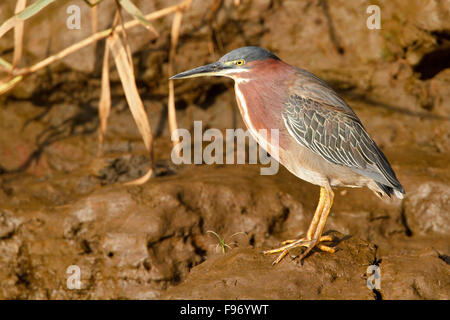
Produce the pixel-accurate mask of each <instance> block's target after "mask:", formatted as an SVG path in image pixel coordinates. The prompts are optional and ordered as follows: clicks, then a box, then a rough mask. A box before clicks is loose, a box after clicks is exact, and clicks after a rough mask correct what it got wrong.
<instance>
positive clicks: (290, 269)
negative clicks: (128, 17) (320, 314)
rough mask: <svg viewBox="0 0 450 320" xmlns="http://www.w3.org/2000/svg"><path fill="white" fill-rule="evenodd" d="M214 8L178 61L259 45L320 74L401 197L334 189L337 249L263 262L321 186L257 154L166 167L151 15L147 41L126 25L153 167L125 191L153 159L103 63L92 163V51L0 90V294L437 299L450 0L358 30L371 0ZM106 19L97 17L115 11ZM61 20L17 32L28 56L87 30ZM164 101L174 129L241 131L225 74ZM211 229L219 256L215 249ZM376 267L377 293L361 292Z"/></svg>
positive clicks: (198, 6) (393, 13)
mask: <svg viewBox="0 0 450 320" xmlns="http://www.w3.org/2000/svg"><path fill="white" fill-rule="evenodd" d="M80 2H81V1H80ZM145 2H146V3H147V4H145V5H144V4H142V6H141V3H140V2H139V1H136V4H137V5H139V6H140V7H141V8H142V10H143V11H145V12H150V11H151V10H154V9H159V8H162V7H164V6H165V5H166V3H162V2H158V1H154V2H152V1H145ZM219 2H220V1H219ZM219 2H217V3H219ZM220 3H221V4H220V6H218V7H217V8H216V7H215V6H214V5H213V4H214V1H206V2H204V1H195V0H194V3H193V6H192V8H191V10H190V11H189V12H187V13H186V17H185V19H184V23H183V27H182V36H181V40H180V45H179V48H178V52H179V55H178V56H177V60H176V63H177V64H176V69H177V71H182V70H185V69H188V68H191V67H194V66H196V65H199V64H203V63H207V62H211V61H213V60H215V59H217V58H218V57H220V56H221V55H222V54H224V53H226V52H227V51H228V50H230V49H233V48H235V47H238V46H241V45H260V46H263V47H266V48H268V49H270V50H272V51H274V52H275V53H276V54H277V55H279V56H280V57H281V58H282V59H284V60H285V61H287V62H289V63H291V64H295V65H297V66H301V67H304V68H306V69H309V70H311V71H313V72H315V73H317V74H318V75H319V76H321V77H323V78H324V79H325V80H327V81H329V82H330V83H331V85H332V86H333V87H334V88H336V89H337V90H338V91H339V92H340V93H341V94H342V95H343V96H344V97H345V99H346V100H347V101H348V102H349V104H350V105H351V106H352V108H353V109H354V110H355V112H356V113H357V114H358V116H359V117H360V118H361V120H362V122H363V123H364V124H365V127H366V128H367V130H368V132H369V133H370V135H371V136H372V137H373V138H374V140H375V141H376V142H377V144H378V145H379V146H380V148H382V150H383V152H384V153H385V154H386V156H387V157H388V159H389V161H390V162H391V164H392V166H393V168H394V170H395V171H396V173H397V176H398V177H399V180H400V181H401V182H402V184H403V185H404V187H405V190H406V192H407V194H406V197H405V199H404V200H403V201H400V200H392V201H389V202H383V201H381V200H379V199H378V198H376V197H375V196H374V195H373V194H372V193H371V192H370V191H368V190H366V189H356V190H355V189H345V190H344V189H338V190H336V199H335V205H334V206H333V209H332V211H331V213H330V217H329V220H328V223H327V226H326V229H325V230H326V231H328V232H331V233H332V234H334V235H335V236H336V241H335V243H334V245H335V246H336V247H337V248H338V251H337V252H336V253H335V254H333V255H331V254H328V253H319V252H314V253H313V254H312V255H311V256H309V257H308V259H307V260H305V261H304V263H303V264H298V263H297V261H296V260H292V259H291V258H289V257H288V258H286V259H285V260H283V261H282V263H281V264H280V265H278V266H276V267H272V266H271V262H272V261H273V259H274V257H271V256H262V255H261V254H260V251H262V250H264V249H267V248H272V247H276V246H278V245H279V243H280V242H281V241H283V240H286V239H291V238H295V237H298V236H301V235H302V234H303V233H304V232H305V231H306V230H307V227H308V225H309V222H310V219H311V218H312V213H313V212H314V207H315V204H316V201H317V199H318V187H316V186H313V185H310V184H308V183H305V182H302V181H300V180H299V179H297V178H296V177H294V176H292V175H291V174H290V173H289V172H287V171H286V170H284V169H283V168H280V171H279V173H278V174H277V175H274V176H261V175H260V174H259V167H258V166H257V165H245V166H241V165H236V166H230V165H223V166H219V165H217V166H208V165H196V166H194V165H187V166H176V165H174V164H173V163H172V162H171V161H170V151H171V143H170V139H169V130H168V125H167V120H166V119H167V100H166V95H167V82H166V79H167V78H168V76H169V75H168V74H167V58H168V57H167V54H168V45H169V36H168V31H169V30H170V23H171V19H170V18H167V19H165V20H162V21H159V22H155V26H156V27H157V28H160V31H161V34H162V35H161V36H160V37H159V38H158V39H150V38H149V36H148V34H146V33H145V30H142V29H140V30H138V29H136V31H135V32H136V33H135V34H134V33H133V34H132V35H130V40H131V42H132V46H133V50H134V55H133V59H134V62H135V65H136V66H137V68H136V70H137V78H138V87H139V90H140V94H141V96H142V98H143V101H144V105H145V107H146V111H147V112H148V115H149V120H150V123H151V126H152V130H153V134H154V135H155V146H154V148H155V159H156V163H155V166H156V175H155V177H154V178H153V179H151V180H150V181H149V182H148V183H146V184H144V185H142V186H139V187H125V186H123V185H122V184H121V183H122V182H125V181H128V180H131V179H134V178H137V177H139V176H140V175H142V174H143V173H145V172H146V170H147V169H148V166H149V163H148V157H147V156H146V154H145V149H144V147H143V145H142V142H141V138H140V136H139V133H138V131H137V129H136V126H135V125H134V122H133V119H132V117H131V115H130V112H129V110H128V107H127V105H126V102H125V99H124V97H123V91H122V89H121V85H120V83H119V80H118V78H117V74H115V71H113V72H112V75H111V77H112V87H111V90H112V97H113V100H112V111H111V112H112V113H111V116H110V120H109V127H108V131H107V135H106V139H105V144H104V148H103V149H104V155H103V156H102V157H100V158H97V157H96V153H97V129H98V118H97V110H96V108H97V105H98V98H99V92H100V91H99V88H100V73H99V69H98V66H99V64H98V63H99V61H100V62H101V60H99V58H98V57H101V56H102V52H103V51H102V48H101V45H99V46H98V47H93V48H88V49H86V50H87V51H86V52H84V53H83V54H84V55H81V56H73V57H71V58H70V59H73V60H70V59H67V60H65V61H64V62H63V63H58V64H55V65H52V66H51V67H50V68H48V69H47V70H43V71H41V72H39V73H37V74H34V75H31V76H30V77H28V78H26V79H25V80H24V82H23V83H22V84H21V85H20V86H18V87H17V88H15V89H14V90H13V91H12V92H10V93H9V94H8V95H7V96H2V97H1V98H0V99H1V100H0V146H1V152H0V298H2V299H6V298H8V299H11V298H21V299H109V298H124V299H155V298H162V299H182V298H194V299H197V298H199V299H202V298H208V299H217V298H223V299H236V298H238V299H380V298H381V299H410V298H412V299H449V298H450V280H449V279H450V266H449V263H450V261H449V256H450V246H449V243H450V237H449V228H450V227H449V226H450V223H449V222H450V221H449V214H448V213H449V211H450V195H449V191H448V190H449V185H450V172H449V170H448V163H449V162H450V154H449V151H450V148H449V146H450V130H449V127H450V119H449V117H448V111H449V110H450V109H449V108H450V86H449V84H450V69H449V68H448V65H447V64H446V63H447V62H445V61H447V60H445V59H444V60H442V58H443V57H444V58H445V57H446V55H447V54H448V45H449V36H448V35H449V34H450V25H448V23H449V21H450V19H448V16H449V10H450V7H447V6H446V4H445V3H443V2H438V1H431V2H430V3H429V5H427V6H426V7H425V8H423V6H422V2H421V1H411V2H409V3H408V6H407V7H406V5H404V4H402V2H400V1H399V2H395V1H394V2H392V1H391V2H389V3H387V2H386V3H384V2H383V3H381V4H380V7H381V12H382V19H383V20H382V26H383V29H382V30H375V31H369V30H368V29H367V28H365V18H366V15H365V9H366V6H367V4H366V3H365V2H360V3H358V4H353V3H352V4H350V3H347V2H343V1H342V2H341V1H304V2H300V4H299V2H297V1H282V2H280V1H252V2H250V1H241V5H240V6H238V7H235V6H234V4H233V1H223V2H220ZM9 5H10V4H2V5H0V6H3V7H5V6H9ZM80 6H83V4H82V3H81V4H80ZM146 6H148V7H146ZM215 8H216V9H215ZM64 9H65V7H64V6H63V5H60V4H58V5H55V7H54V9H52V10H56V11H57V12H58V10H64ZM8 10H9V9H8ZM1 12H2V14H3V12H7V10H6V11H4V10H2V11H1ZM62 12H63V11H62ZM103 12H104V18H102V19H103V20H102V19H101V20H100V27H102V26H105V27H106V25H107V23H108V21H109V20H108V17H107V15H108V14H109V13H108V12H109V11H108V10H106V11H103ZM110 13H111V15H112V13H113V11H111V12H110ZM58 16H59V15H58V14H56V15H55V16H54V17H55V18H52V19H54V20H55V22H51V23H50V22H49V24H48V26H49V27H48V29H43V31H42V32H40V33H38V35H39V43H38V44H37V42H29V44H28V45H27V48H26V59H28V60H26V62H30V61H35V60H37V59H38V58H40V57H42V55H45V52H46V51H45V50H44V49H47V48H50V50H51V52H55V51H57V50H59V49H61V48H63V47H64V46H65V44H67V43H68V41H69V42H70V41H71V42H70V43H73V42H75V41H76V39H78V38H77V37H82V36H83V34H84V33H86V34H89V31H88V30H84V29H82V30H81V33H82V34H71V33H69V34H67V33H65V34H64V35H62V34H61V33H59V32H57V31H56V30H57V29H58V28H60V24H61V23H63V22H61V21H60V20H58ZM299 17H301V18H299ZM361 17H363V18H361ZM0 20H1V19H0ZM1 21H3V20H1ZM52 21H53V20H52ZM280 21H285V23H280ZM39 22H40V23H42V20H39V19H37V20H36V22H33V23H31V24H30V28H37V27H38V26H39ZM52 28H55V29H54V30H53V29H52ZM31 30H33V29H31ZM52 30H53V31H52ZM50 35H52V36H50ZM61 37H65V40H64V41H62V40H61ZM11 43H12V42H11V39H9V40H8V37H6V38H5V39H1V41H0V52H1V53H2V57H3V53H5V55H6V56H8V55H9V54H11ZM49 43H50V44H51V46H50V47H49V46H48V44H49ZM59 46H62V47H61V48H60V47H59ZM211 48H213V49H214V50H213V51H211ZM77 59H78V60H77ZM80 59H82V60H83V63H80V62H79V60H80ZM442 61H444V62H442ZM176 97H177V98H176V106H177V110H178V111H177V117H178V120H179V126H180V127H182V128H187V129H190V130H191V129H192V126H193V121H194V120H202V121H203V126H204V128H210V127H214V128H219V129H226V128H236V127H242V126H243V124H242V121H241V119H240V115H239V113H238V110H237V108H236V104H235V101H234V93H233V91H232V82H230V81H229V80H227V79H198V80H197V79H195V80H192V81H183V82H177V83H176ZM208 231H214V232H216V233H217V234H219V235H220V236H221V237H223V238H224V239H225V242H226V243H227V244H229V245H230V247H231V249H228V250H227V252H226V253H225V254H223V253H222V250H221V248H220V246H219V247H217V244H218V239H217V238H216V237H215V236H214V235H213V234H211V233H210V232H208ZM375 260H376V261H379V267H380V270H381V274H382V278H381V289H380V290H379V291H378V292H373V291H372V290H369V289H368V288H367V286H366V280H367V275H366V274H365V273H366V270H367V267H368V265H370V264H372V263H373V262H374V261H375ZM70 265H77V266H79V267H80V270H81V288H80V289H79V290H69V289H68V288H67V278H68V274H67V273H66V271H67V268H68V267H69V266H70Z"/></svg>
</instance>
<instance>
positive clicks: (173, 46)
mask: <svg viewBox="0 0 450 320" xmlns="http://www.w3.org/2000/svg"><path fill="white" fill-rule="evenodd" d="M182 19H183V12H182V11H181V10H180V11H177V12H176V13H175V16H174V18H173V22H172V31H171V41H170V52H169V70H168V71H169V74H170V75H172V74H173V73H174V67H173V65H174V60H175V55H176V50H177V45H178V38H179V35H180V28H181V21H182ZM167 108H168V116H169V129H170V132H171V135H172V133H173V132H176V130H177V129H178V125H177V115H176V109H175V88H174V84H173V80H169V98H168V103H167ZM173 137H174V140H172V141H173V144H174V146H175V145H177V144H178V143H179V142H180V138H179V137H178V135H176V136H173Z"/></svg>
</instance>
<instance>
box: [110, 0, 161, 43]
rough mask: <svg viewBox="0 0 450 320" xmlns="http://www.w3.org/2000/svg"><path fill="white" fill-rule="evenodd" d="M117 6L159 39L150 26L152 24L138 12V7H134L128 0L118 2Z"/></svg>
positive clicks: (156, 32)
mask: <svg viewBox="0 0 450 320" xmlns="http://www.w3.org/2000/svg"><path fill="white" fill-rule="evenodd" d="M118 1H119V4H120V5H121V6H122V8H124V9H125V10H126V11H127V12H128V13H129V14H131V15H132V16H133V17H134V18H135V19H137V20H138V21H139V22H140V23H142V24H143V25H144V26H145V27H146V28H147V29H149V30H150V31H151V32H153V33H154V34H155V36H157V37H159V33H158V31H156V29H155V28H154V27H153V26H152V24H151V23H150V22H149V21H148V20H147V19H146V18H145V16H144V14H143V13H142V12H141V10H139V8H138V7H136V6H135V5H134V3H133V2H131V1H130V0H118Z"/></svg>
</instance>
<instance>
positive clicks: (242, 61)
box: [234, 59, 244, 66]
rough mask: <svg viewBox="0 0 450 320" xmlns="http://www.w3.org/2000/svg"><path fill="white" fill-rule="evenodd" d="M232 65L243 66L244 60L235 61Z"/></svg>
mask: <svg viewBox="0 0 450 320" xmlns="http://www.w3.org/2000/svg"><path fill="white" fill-rule="evenodd" d="M234 64H235V65H237V66H242V65H243V64H244V60H243V59H241V60H236V61H235V62H234Z"/></svg>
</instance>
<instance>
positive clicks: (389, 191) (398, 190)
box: [375, 181, 405, 199]
mask: <svg viewBox="0 0 450 320" xmlns="http://www.w3.org/2000/svg"><path fill="white" fill-rule="evenodd" d="M375 183H376V185H377V186H378V188H380V189H381V191H382V192H384V193H385V194H386V195H387V196H389V198H390V197H391V195H395V196H396V197H397V198H399V199H403V195H404V194H405V190H404V189H403V187H402V185H401V184H399V185H398V186H396V187H395V188H393V187H390V186H387V185H385V184H382V183H379V182H376V181H375ZM377 193H379V192H377ZM381 196H382V195H381Z"/></svg>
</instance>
